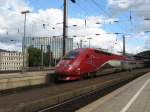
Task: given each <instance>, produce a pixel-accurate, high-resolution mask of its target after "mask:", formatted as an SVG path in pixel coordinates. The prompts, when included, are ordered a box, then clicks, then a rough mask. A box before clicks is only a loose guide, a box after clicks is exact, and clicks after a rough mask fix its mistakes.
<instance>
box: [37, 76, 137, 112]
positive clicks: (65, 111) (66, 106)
mask: <svg viewBox="0 0 150 112" xmlns="http://www.w3.org/2000/svg"><path fill="white" fill-rule="evenodd" d="M133 79H135V78H132V79H128V80H125V81H122V82H120V83H117V84H114V85H110V86H108V87H106V88H102V89H100V90H95V91H92V92H88V93H87V94H85V95H81V96H78V97H75V98H72V99H70V100H67V101H65V102H63V103H60V104H57V105H54V106H51V107H47V108H44V109H42V110H39V111H36V112H74V111H76V110H78V109H80V108H82V107H84V106H86V105H87V104H89V103H91V102H93V101H95V100H97V99H98V98H101V97H103V96H105V95H107V94H108V93H110V92H112V91H114V90H116V89H117V88H119V87H121V86H123V85H125V84H127V83H128V82H130V81H132V80H133Z"/></svg>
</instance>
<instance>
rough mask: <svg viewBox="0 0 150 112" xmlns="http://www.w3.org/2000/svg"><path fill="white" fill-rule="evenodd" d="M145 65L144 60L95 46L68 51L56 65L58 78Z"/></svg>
mask: <svg viewBox="0 0 150 112" xmlns="http://www.w3.org/2000/svg"><path fill="white" fill-rule="evenodd" d="M143 66H144V63H143V61H140V60H138V61H137V60H135V59H134V58H133V57H125V56H120V55H116V54H112V53H108V52H105V51H102V50H98V49H93V48H79V49H75V50H73V51H70V52H68V53H67V54H66V55H65V56H64V57H63V58H62V60H60V62H59V63H58V64H57V66H56V71H55V72H56V74H57V79H58V80H66V81H67V80H78V79H81V78H84V77H92V76H96V75H104V74H107V73H112V72H116V71H121V70H132V69H134V68H141V67H143Z"/></svg>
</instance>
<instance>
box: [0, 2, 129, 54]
mask: <svg viewBox="0 0 150 112" xmlns="http://www.w3.org/2000/svg"><path fill="white" fill-rule="evenodd" d="M118 1H119V0H118ZM120 4H121V3H120ZM109 5H113V6H115V5H117V4H115V3H114V2H113V0H110V3H109ZM127 6H129V5H127V3H126V6H125V7H123V6H121V5H118V7H120V8H123V9H125V8H126V7H127ZM25 9H30V10H31V13H30V14H28V15H27V36H56V35H62V24H57V23H62V20H63V18H62V17H63V12H62V11H61V10H59V9H53V8H49V9H46V10H39V11H36V12H32V11H33V8H32V7H30V6H29V5H28V4H27V3H26V2H25V0H14V1H13V2H12V0H2V2H0V12H1V13H0V41H1V42H2V43H0V47H1V48H5V49H9V50H14V49H19V50H21V48H20V47H21V44H20V43H21V39H22V35H23V21H24V16H23V15H21V14H20V12H21V11H22V10H25ZM114 20H117V19H112V18H108V19H106V18H105V17H104V16H91V17H87V19H86V26H85V20H84V19H80V18H69V20H68V23H69V27H68V34H69V36H73V35H77V36H80V37H76V38H75V39H74V40H75V46H76V47H77V45H76V43H77V42H79V41H80V39H82V40H84V41H87V42H86V43H84V45H86V46H88V39H87V38H88V37H92V38H93V39H92V40H91V46H92V47H96V48H103V49H108V50H109V51H111V52H117V51H121V50H122V42H121V41H119V40H118V41H116V35H113V34H107V32H106V31H104V30H103V29H102V25H103V24H104V23H105V24H108V23H110V22H112V21H114ZM96 22H99V23H102V24H96ZM43 24H45V28H43ZM72 25H77V27H73V26H72ZM53 27H55V29H53ZM18 28H19V32H18ZM7 32H8V33H7ZM95 34H100V35H95ZM11 39H14V40H19V41H20V42H19V43H16V45H15V44H13V43H12V42H10V40H11Z"/></svg>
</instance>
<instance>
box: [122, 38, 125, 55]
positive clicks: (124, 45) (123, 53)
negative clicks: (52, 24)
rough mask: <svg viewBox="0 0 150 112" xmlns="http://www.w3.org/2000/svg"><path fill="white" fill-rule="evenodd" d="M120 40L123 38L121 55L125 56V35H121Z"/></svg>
mask: <svg viewBox="0 0 150 112" xmlns="http://www.w3.org/2000/svg"><path fill="white" fill-rule="evenodd" d="M122 38H123V55H125V54H126V46H125V35H123V36H122Z"/></svg>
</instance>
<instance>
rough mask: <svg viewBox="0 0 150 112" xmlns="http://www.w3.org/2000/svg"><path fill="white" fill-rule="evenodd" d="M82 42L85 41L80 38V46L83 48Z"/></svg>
mask: <svg viewBox="0 0 150 112" xmlns="http://www.w3.org/2000/svg"><path fill="white" fill-rule="evenodd" d="M82 42H83V41H82V40H80V48H82Z"/></svg>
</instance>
